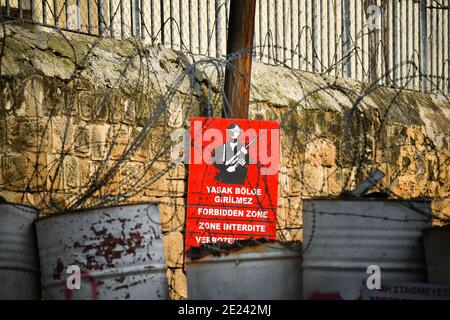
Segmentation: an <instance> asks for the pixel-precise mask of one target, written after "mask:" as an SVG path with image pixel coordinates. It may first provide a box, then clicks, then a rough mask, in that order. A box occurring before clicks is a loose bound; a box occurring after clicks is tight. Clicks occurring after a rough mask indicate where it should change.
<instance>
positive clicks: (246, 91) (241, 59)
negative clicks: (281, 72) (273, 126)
mask: <svg viewBox="0 0 450 320" xmlns="http://www.w3.org/2000/svg"><path fill="white" fill-rule="evenodd" d="M255 8H256V0H231V4H230V18H229V22H228V38H227V59H228V63H227V65H226V69H225V88H224V89H225V97H224V105H223V110H222V113H223V117H224V118H230V117H233V118H242V119H247V118H248V102H249V101H248V100H249V96H250V78H251V72H252V51H253V50H252V46H253V33H254V29H255Z"/></svg>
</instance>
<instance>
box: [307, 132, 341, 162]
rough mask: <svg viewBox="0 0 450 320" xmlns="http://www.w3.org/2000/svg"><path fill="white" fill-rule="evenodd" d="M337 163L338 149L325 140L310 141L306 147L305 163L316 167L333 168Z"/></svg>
mask: <svg viewBox="0 0 450 320" xmlns="http://www.w3.org/2000/svg"><path fill="white" fill-rule="evenodd" d="M335 161H336V147H335V145H334V144H333V142H332V141H330V140H328V139H324V138H319V139H315V140H313V141H310V142H309V143H308V145H307V147H306V154H305V162H307V163H309V164H311V165H314V166H323V167H331V166H333V165H334V164H335Z"/></svg>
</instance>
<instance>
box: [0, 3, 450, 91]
mask: <svg viewBox="0 0 450 320" xmlns="http://www.w3.org/2000/svg"><path fill="white" fill-rule="evenodd" d="M229 1H230V0H164V1H163V0H0V3H1V5H0V16H1V19H2V20H6V19H18V20H22V21H25V22H31V23H35V24H41V25H45V26H50V27H56V28H60V29H63V30H69V31H74V32H81V33H86V34H91V35H96V36H102V37H115V38H122V39H125V38H128V37H132V36H139V37H142V38H144V39H146V40H148V41H149V42H151V43H152V44H158V43H161V44H164V45H166V46H169V47H171V48H173V49H175V50H181V51H184V52H191V53H194V54H202V55H207V56H211V57H217V58H222V57H224V55H225V54H226V34H227V33H226V29H227V20H228V12H229ZM449 3H450V0H257V4H256V18H255V43H254V55H255V58H256V59H257V60H260V61H262V62H265V63H268V64H275V65H277V64H282V65H285V66H287V67H290V68H294V69H301V70H307V71H312V72H316V73H322V74H330V75H333V76H342V77H349V78H353V79H357V80H361V81H377V82H379V83H380V84H388V85H394V86H399V87H405V88H409V89H414V90H421V91H434V92H443V93H449V92H450V78H449V76H450V63H449V58H450V50H449V47H450V23H449V22H450V10H449Z"/></svg>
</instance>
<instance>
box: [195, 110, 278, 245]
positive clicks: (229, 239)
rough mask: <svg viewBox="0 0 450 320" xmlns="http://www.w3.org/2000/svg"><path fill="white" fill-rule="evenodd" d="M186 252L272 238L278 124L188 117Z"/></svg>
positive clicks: (276, 178)
mask: <svg viewBox="0 0 450 320" xmlns="http://www.w3.org/2000/svg"><path fill="white" fill-rule="evenodd" d="M190 139H191V140H190V156H189V181H188V200H187V219H186V250H188V249H189V248H190V247H191V246H199V245H201V244H204V243H217V242H226V243H233V242H234V241H236V240H245V239H250V238H253V239H258V238H268V239H271V240H275V239H276V210H277V196H278V165H279V158H280V124H279V123H278V122H276V121H259V120H243V119H221V118H220V119H219V118H192V119H191V135H190Z"/></svg>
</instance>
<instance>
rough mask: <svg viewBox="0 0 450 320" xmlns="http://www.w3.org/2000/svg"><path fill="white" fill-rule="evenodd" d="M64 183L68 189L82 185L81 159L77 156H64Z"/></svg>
mask: <svg viewBox="0 0 450 320" xmlns="http://www.w3.org/2000/svg"><path fill="white" fill-rule="evenodd" d="M64 185H65V189H66V191H67V190H70V189H73V188H77V187H79V186H80V161H79V159H78V158H77V157H73V156H67V157H65V158H64Z"/></svg>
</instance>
